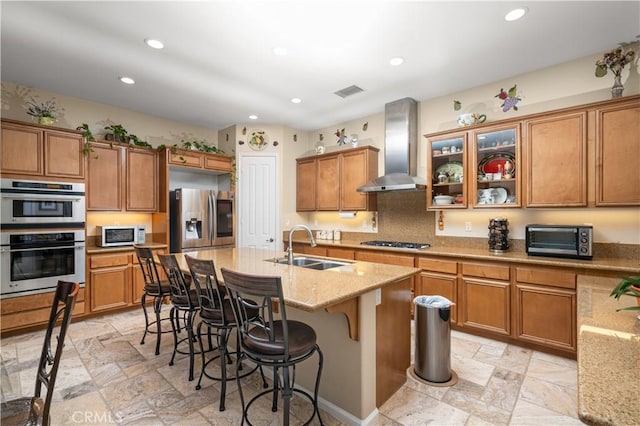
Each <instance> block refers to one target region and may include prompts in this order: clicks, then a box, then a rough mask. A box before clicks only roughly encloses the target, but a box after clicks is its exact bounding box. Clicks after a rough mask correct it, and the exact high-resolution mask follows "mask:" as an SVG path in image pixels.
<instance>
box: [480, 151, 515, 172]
mask: <svg viewBox="0 0 640 426" xmlns="http://www.w3.org/2000/svg"><path fill="white" fill-rule="evenodd" d="M515 160H516V159H515V157H514V155H513V154H509V153H508V152H497V153H495V154H489V155H487V156H486V157H484V158H483V159H482V160H480V163H478V174H485V175H486V174H487V173H498V172H504V163H506V162H507V161H510V162H511V170H512V171H511V173H515V172H516V161H515ZM498 166H501V168H500V170H498Z"/></svg>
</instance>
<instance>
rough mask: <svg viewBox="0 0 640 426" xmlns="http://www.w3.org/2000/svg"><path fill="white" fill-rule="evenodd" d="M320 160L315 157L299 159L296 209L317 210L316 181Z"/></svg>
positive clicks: (297, 164) (297, 165)
mask: <svg viewBox="0 0 640 426" xmlns="http://www.w3.org/2000/svg"><path fill="white" fill-rule="evenodd" d="M317 169H318V162H317V161H316V159H315V158H306V159H303V160H297V163H296V211H299V212H302V211H314V210H316V181H317V177H316V176H317Z"/></svg>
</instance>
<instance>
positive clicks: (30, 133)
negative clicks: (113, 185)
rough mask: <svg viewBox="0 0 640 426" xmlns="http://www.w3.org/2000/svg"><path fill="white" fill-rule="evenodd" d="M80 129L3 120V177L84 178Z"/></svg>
mask: <svg viewBox="0 0 640 426" xmlns="http://www.w3.org/2000/svg"><path fill="white" fill-rule="evenodd" d="M83 144H84V138H83V136H82V133H81V132H78V131H73V130H66V129H59V128H51V127H47V126H40V125H35V124H34V125H31V124H27V123H22V122H19V121H14V120H5V119H3V120H2V148H1V154H2V155H1V157H2V160H1V165H0V167H1V169H2V174H3V175H4V176H10V175H22V176H21V177H25V176H24V175H27V176H31V177H48V178H49V177H50V178H65V179H84V156H83V153H82V148H83Z"/></svg>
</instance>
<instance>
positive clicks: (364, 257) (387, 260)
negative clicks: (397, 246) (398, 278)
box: [356, 251, 413, 266]
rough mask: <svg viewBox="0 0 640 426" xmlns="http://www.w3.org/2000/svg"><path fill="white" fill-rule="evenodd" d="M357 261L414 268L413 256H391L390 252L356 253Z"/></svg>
mask: <svg viewBox="0 0 640 426" xmlns="http://www.w3.org/2000/svg"><path fill="white" fill-rule="evenodd" d="M356 260H361V261H363V262H373V263H384V264H386V265H399V266H413V256H406V255H401V254H390V253H389V252H386V253H383V252H380V253H377V252H370V251H359V252H356Z"/></svg>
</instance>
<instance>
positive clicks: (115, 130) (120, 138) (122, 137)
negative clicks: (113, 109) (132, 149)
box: [104, 124, 129, 142]
mask: <svg viewBox="0 0 640 426" xmlns="http://www.w3.org/2000/svg"><path fill="white" fill-rule="evenodd" d="M104 129H105V130H109V132H110V133H107V134H106V135H104V138H105V139H106V140H108V141H113V142H128V139H129V138H128V135H129V132H127V129H125V128H124V127H122V125H121V124H111V125H109V126H106V127H105V128H104Z"/></svg>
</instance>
